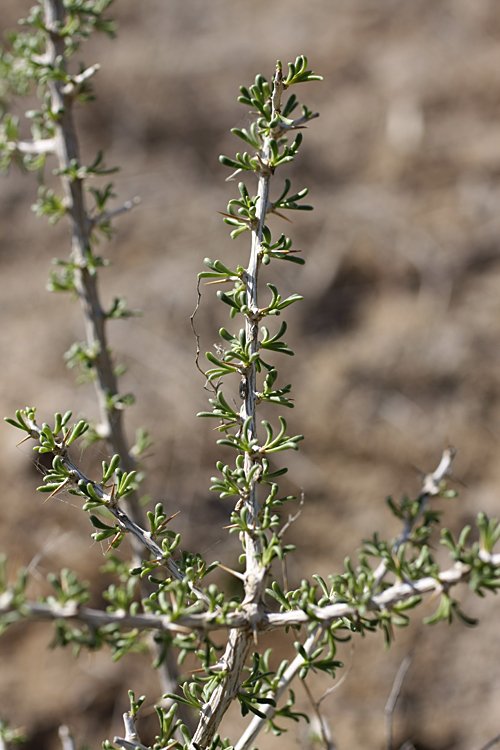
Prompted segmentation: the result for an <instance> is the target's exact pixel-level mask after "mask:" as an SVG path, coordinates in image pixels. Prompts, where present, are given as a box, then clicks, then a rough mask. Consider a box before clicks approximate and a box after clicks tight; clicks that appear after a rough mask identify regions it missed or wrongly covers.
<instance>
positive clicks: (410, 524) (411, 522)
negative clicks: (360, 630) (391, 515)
mask: <svg viewBox="0 0 500 750" xmlns="http://www.w3.org/2000/svg"><path fill="white" fill-rule="evenodd" d="M455 456H456V450H455V449H454V448H446V449H445V450H444V451H443V455H442V456H441V461H440V462H439V465H438V467H437V469H436V470H435V471H433V472H432V473H431V474H426V475H425V477H424V480H423V483H422V492H421V494H420V497H419V504H420V507H419V509H418V513H417V514H416V516H415V517H414V518H413V519H406V521H405V525H404V528H403V531H402V532H401V534H400V536H399V537H398V538H397V540H396V542H395V544H394V547H393V548H392V552H393V555H397V553H398V550H399V548H400V547H401V545H403V544H405V542H407V541H408V539H409V538H410V536H411V534H412V531H413V529H414V528H415V526H416V524H417V523H418V521H419V520H420V518H421V517H422V515H423V513H424V511H425V509H426V508H427V505H428V504H429V500H430V499H431V497H435V496H436V495H438V494H439V492H440V489H441V488H440V485H441V482H442V481H443V479H444V478H445V477H446V476H448V474H449V473H450V471H451V464H452V462H453V459H454V458H455ZM386 573H387V563H386V561H385V560H382V562H381V563H380V565H379V566H378V568H377V569H376V570H375V573H374V580H373V584H372V591H373V590H374V589H376V588H377V586H378V585H379V584H380V583H381V582H382V580H383V579H384V577H385V574H386Z"/></svg>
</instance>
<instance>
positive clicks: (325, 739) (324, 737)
mask: <svg viewBox="0 0 500 750" xmlns="http://www.w3.org/2000/svg"><path fill="white" fill-rule="evenodd" d="M302 685H303V687H304V690H305V691H306V694H307V697H308V698H309V702H310V704H311V708H312V710H313V713H314V715H315V717H316V721H317V722H318V726H319V731H320V734H321V741H322V743H323V745H324V746H325V748H326V750H335V744H334V743H333V742H332V740H331V739H330V737H329V734H330V731H329V727H328V725H327V723H326V720H325V718H324V716H323V715H322V713H321V711H320V710H319V705H320V701H315V700H314V697H313V694H312V693H311V691H310V689H309V685H308V684H307V682H306V680H302Z"/></svg>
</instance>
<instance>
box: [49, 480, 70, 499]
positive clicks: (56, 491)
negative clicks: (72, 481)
mask: <svg viewBox="0 0 500 750" xmlns="http://www.w3.org/2000/svg"><path fill="white" fill-rule="evenodd" d="M68 482H69V477H66V479H65V480H64V482H61V484H60V485H59V487H56V488H55V490H54V492H51V493H50V495H49V496H48V497H47V498H45V500H44V501H43V502H44V504H45V503H47V502H48V501H49V500H50V498H51V497H54V495H56V494H57V493H58V492H59V490H62V488H63V487H64V486H65V485H66V484H68Z"/></svg>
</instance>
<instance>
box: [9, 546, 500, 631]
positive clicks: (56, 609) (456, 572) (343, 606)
mask: <svg viewBox="0 0 500 750" xmlns="http://www.w3.org/2000/svg"><path fill="white" fill-rule="evenodd" d="M482 559H483V562H488V563H489V564H491V565H493V566H495V567H496V566H500V554H496V555H487V553H485V552H483V553H482ZM469 574H470V567H469V566H468V565H464V564H463V563H455V565H454V566H453V567H452V568H450V569H449V570H446V571H444V572H443V573H441V574H440V575H439V576H438V577H437V578H433V577H431V576H428V577H426V578H421V579H420V580H418V581H413V582H412V583H408V582H398V583H395V584H394V585H393V586H390V587H389V588H387V589H385V591H382V592H381V593H379V594H376V595H375V596H373V597H372V598H371V599H370V600H369V601H368V602H365V603H364V605H363V607H364V609H365V610H367V611H368V612H370V611H384V610H385V611H389V610H390V609H391V608H392V607H393V606H394V605H395V604H398V603H399V602H402V601H405V600H406V599H409V598H411V597H412V596H421V595H423V594H428V593H438V594H439V593H441V592H442V591H447V590H448V589H449V588H451V587H452V586H456V585H457V584H459V583H463V582H466V581H467V580H468V577H469ZM13 601H14V595H13V593H12V592H11V591H9V590H7V591H5V592H4V593H3V594H0V616H1V615H5V614H8V613H9V612H12V611H15V609H16V605H15V604H14V603H13ZM360 606H361V605H359V604H348V603H345V602H343V603H338V604H330V605H328V606H326V607H315V606H313V605H311V606H310V612H311V614H308V613H307V612H305V611H304V610H302V609H296V610H292V611H290V612H267V613H263V614H262V616H261V618H260V620H259V623H258V624H257V630H258V631H259V632H269V631H272V630H276V629H278V628H283V627H289V626H290V625H306V624H307V623H309V622H311V621H312V620H313V619H314V620H316V621H317V622H318V626H319V627H321V629H325V628H328V627H330V626H331V625H332V624H333V623H334V622H335V621H336V620H338V619H339V618H341V617H349V616H353V615H356V614H357V613H358V611H359V609H360ZM21 612H22V614H23V616H25V617H27V618H33V619H35V620H75V621H79V622H82V623H85V624H87V625H89V626H91V627H94V628H98V627H103V626H105V625H110V624H116V625H121V626H123V627H130V628H138V629H140V630H160V631H168V632H186V631H196V632H212V631H215V630H234V629H243V630H248V629H250V627H251V626H255V623H254V622H252V623H250V621H249V616H248V615H247V614H246V613H245V612H233V613H230V614H228V615H227V616H226V617H225V619H224V620H221V619H220V612H217V611H216V612H203V613H199V614H185V615H180V616H179V615H176V616H175V620H172V619H171V617H170V616H169V615H156V614H149V613H145V614H135V615H133V614H131V613H129V612H126V611H125V610H117V611H116V612H104V611H102V610H100V609H92V608H90V607H81V606H79V605H78V603H77V602H75V601H69V602H67V603H66V604H58V603H57V602H24V603H23V604H22V607H21Z"/></svg>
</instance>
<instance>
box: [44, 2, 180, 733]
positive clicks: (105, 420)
mask: <svg viewBox="0 0 500 750" xmlns="http://www.w3.org/2000/svg"><path fill="white" fill-rule="evenodd" d="M43 6H44V11H45V25H46V28H47V30H48V32H47V51H46V55H45V57H46V58H47V64H48V65H50V66H53V67H54V68H56V67H57V66H61V67H63V68H64V65H65V62H64V61H65V39H64V37H63V36H62V35H61V34H60V29H63V28H64V26H65V23H64V22H65V16H66V8H65V6H64V3H63V0H43ZM98 69H99V66H98V65H93V66H91V67H89V68H87V69H86V70H85V71H83V72H82V73H80V74H79V75H76V76H74V77H73V79H72V82H71V83H70V84H68V83H66V84H65V83H64V82H63V81H61V80H56V79H52V80H50V81H49V89H50V96H51V108H52V112H53V113H54V115H56V116H57V120H56V128H55V144H56V154H57V157H58V160H59V168H60V170H61V181H62V185H63V190H64V193H65V202H66V205H67V207H68V211H67V215H68V216H69V219H70V224H71V247H72V250H71V254H72V260H73V261H74V263H75V266H76V268H75V272H74V283H75V288H76V291H77V294H78V297H79V299H80V303H81V306H82V310H83V315H84V324H85V331H86V338H87V343H88V345H89V346H90V348H91V350H92V351H95V352H96V356H95V359H94V361H93V367H94V371H95V374H96V378H95V388H96V395H97V402H98V405H99V412H100V420H101V429H100V430H99V433H100V435H101V437H105V438H106V439H107V441H108V443H109V445H110V446H111V449H112V451H113V453H115V454H118V455H119V456H120V464H121V468H122V469H123V470H124V471H126V472H130V471H133V469H134V465H135V461H134V457H133V456H132V455H131V453H130V450H129V446H128V442H127V439H126V436H125V431H124V427H123V412H122V411H121V410H120V409H119V408H116V407H115V405H114V404H113V400H112V399H113V397H114V396H116V395H118V384H117V379H116V375H115V371H114V367H113V362H112V360H111V356H110V354H109V346H108V341H107V335H106V325H105V324H106V315H105V313H104V311H103V308H102V305H101V303H100V300H99V294H98V288H97V275H96V273H95V269H92V268H89V264H88V260H89V256H91V242H90V230H91V227H92V222H91V220H90V218H89V215H88V211H87V208H86V205H85V199H84V190H83V180H82V179H74V178H70V177H69V174H68V171H67V170H68V168H69V167H70V165H71V164H80V155H79V148H78V139H77V134H76V128H75V124H74V120H73V103H74V98H75V94H76V93H77V91H78V88H79V87H80V86H81V85H83V83H84V82H85V81H86V80H87V79H88V78H90V77H91V76H92V75H94V73H95V72H96V71H97V70H98ZM100 220H101V221H102V220H103V219H102V217H101V219H100ZM97 223H99V222H97ZM124 507H125V509H126V511H127V515H128V516H129V517H130V520H129V518H127V517H126V516H125V514H123V512H122V511H120V513H121V515H122V519H121V522H123V524H124V525H125V526H127V527H128V530H130V531H132V533H133V534H134V536H133V539H132V550H133V553H134V558H135V561H136V562H137V563H138V562H139V561H140V560H141V556H142V552H143V548H142V545H143V544H146V546H147V547H148V549H151V547H150V546H149V545H148V544H147V543H146V537H145V532H143V531H142V529H140V527H141V526H142V525H144V515H143V512H142V509H141V507H140V504H139V502H138V497H137V494H136V493H135V492H133V493H130V494H129V495H128V497H127V498H125V499H124ZM115 517H116V515H115ZM117 520H119V519H118V518H117ZM154 554H155V553H154ZM167 567H168V568H169V570H170V572H171V573H172V575H175V576H176V577H178V572H177V575H176V574H175V571H174V569H175V566H174V565H173V563H172V562H171V561H168V563H167ZM141 586H142V589H143V593H144V594H148V593H151V587H150V585H149V582H148V581H144V580H143V581H142V582H141ZM152 649H153V650H154V651H155V652H156V656H157V655H158V654H159V649H158V647H157V645H156V644H152ZM158 674H159V677H160V682H161V683H162V687H163V689H164V691H165V692H167V691H168V690H169V689H170V687H171V684H172V680H174V681H175V680H176V672H175V673H173V674H170V673H169V670H168V668H167V664H166V662H165V661H163V662H162V663H161V664H160V667H159V669H158ZM180 712H181V713H182V719H183V721H184V723H185V724H187V725H188V726H190V727H191V728H192V720H191V717H190V714H189V712H186V711H185V709H184V706H181V708H180Z"/></svg>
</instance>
